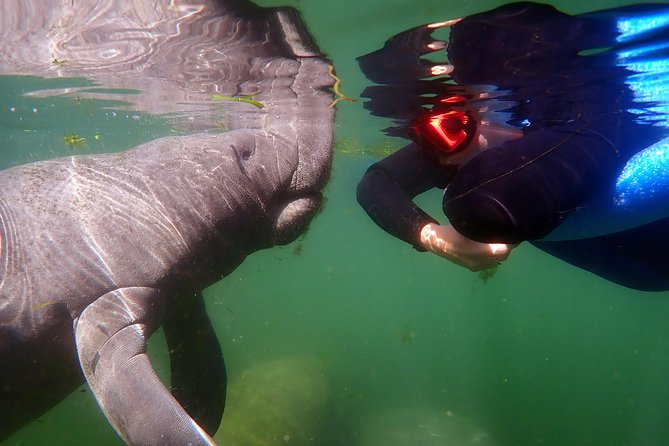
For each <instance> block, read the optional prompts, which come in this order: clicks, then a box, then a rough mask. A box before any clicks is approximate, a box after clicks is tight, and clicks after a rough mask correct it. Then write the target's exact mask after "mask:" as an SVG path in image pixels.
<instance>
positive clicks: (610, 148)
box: [358, 3, 669, 290]
mask: <svg viewBox="0 0 669 446" xmlns="http://www.w3.org/2000/svg"><path fill="white" fill-rule="evenodd" d="M439 28H443V29H448V30H449V31H450V35H449V38H448V43H446V42H444V41H441V40H437V39H434V38H433V37H432V34H433V32H434V31H435V30H436V29H439ZM442 31H443V30H442ZM444 49H445V50H446V55H447V57H448V61H447V62H443V63H436V62H431V61H430V60H428V59H426V58H423V56H425V55H428V54H430V53H434V52H439V51H443V50H444ZM668 55H669V6H667V5H636V6H631V7H625V8H617V9H611V10H606V11H600V12H594V13H589V14H582V15H578V16H570V15H567V14H564V13H562V12H559V11H557V10H556V9H555V8H553V7H552V6H548V5H542V4H535V3H514V4H508V5H504V6H501V7H499V8H497V9H494V10H492V11H488V12H484V13H481V14H476V15H472V16H469V17H466V18H464V19H458V20H451V21H448V22H441V23H435V24H430V25H425V26H421V27H417V28H414V29H411V30H408V31H406V32H404V33H401V34H399V35H397V36H395V37H393V38H392V39H390V40H389V41H388V42H386V44H385V46H384V47H383V48H382V49H380V50H378V51H376V52H373V53H370V54H368V55H365V56H363V57H361V58H359V62H360V65H361V67H362V69H363V71H364V72H365V74H366V75H367V77H368V78H369V79H370V80H372V81H373V82H375V83H377V84H379V85H377V86H372V87H369V88H368V89H367V90H366V91H365V92H364V94H363V95H364V96H366V97H368V98H370V99H371V100H370V101H369V102H367V103H366V104H365V106H366V107H367V108H368V109H369V110H370V111H371V112H372V113H373V114H376V115H379V116H384V117H390V118H393V120H394V122H393V124H394V125H393V126H392V127H390V128H389V129H387V130H386V131H387V133H388V134H390V135H393V136H401V137H405V138H408V139H410V140H412V143H411V144H409V145H408V146H406V147H405V148H403V149H401V150H399V151H397V152H396V153H394V154H392V155H390V156H389V157H387V158H385V159H383V160H381V161H379V162H377V163H375V164H373V165H372V166H371V167H370V168H369V169H368V170H367V172H366V173H365V175H364V177H363V179H362V180H361V182H360V184H359V186H358V201H359V202H360V204H361V206H362V207H363V208H364V209H365V211H366V212H367V213H368V214H369V216H370V217H371V218H372V219H373V220H374V222H375V223H376V224H377V225H379V226H380V227H381V228H382V229H384V230H385V231H387V232H388V233H390V234H391V235H393V236H395V237H397V238H399V239H402V240H404V241H406V242H408V243H410V244H411V245H413V246H414V247H415V248H416V249H417V250H421V251H431V252H434V253H436V254H438V255H441V256H443V257H446V258H447V259H449V260H451V261H453V262H455V263H458V264H460V265H463V266H466V267H468V268H469V269H472V270H479V269H483V268H487V267H490V266H493V265H496V264H497V263H498V262H500V261H502V260H504V259H505V258H506V257H507V256H508V254H509V252H510V250H511V249H512V248H513V247H514V246H515V245H516V244H518V243H521V242H523V241H530V242H531V243H532V244H534V245H535V246H537V247H539V248H540V249H543V250H545V251H547V252H549V253H551V254H553V255H555V256H557V257H559V258H562V259H564V260H566V261H568V262H570V263H572V264H575V265H577V266H580V267H582V268H584V269H587V270H589V271H591V272H594V273H595V274H598V275H600V276H602V277H605V278H607V279H609V280H612V281H614V282H616V283H619V284H622V285H625V286H629V287H632V288H638V289H646V290H662V289H669V264H667V260H666V252H667V251H666V250H665V249H664V248H666V249H669V232H668V231H667V230H669V205H664V204H663V203H669V201H667V198H669V165H668V163H669V156H668V155H669V115H668V114H667V113H668V110H667V104H668V103H669V82H667V81H669V78H668V76H667V74H668V72H669V68H668V66H669V57H668ZM665 85H667V87H665ZM664 172H667V173H664ZM432 188H441V189H444V198H443V210H444V214H445V215H446V217H447V218H448V220H449V222H450V224H449V225H441V224H439V222H438V221H437V220H436V219H434V218H432V217H431V216H429V215H428V214H426V213H425V212H424V211H423V210H421V209H420V208H419V207H418V206H416V205H415V204H414V203H413V201H412V200H413V198H414V197H416V196H417V195H419V194H421V193H423V192H425V191H427V190H429V189H432ZM642 243H653V245H652V246H651V247H649V246H648V245H645V246H644V247H643V248H640V244H642ZM653 247H654V249H653Z"/></svg>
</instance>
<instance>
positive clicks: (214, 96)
mask: <svg viewBox="0 0 669 446" xmlns="http://www.w3.org/2000/svg"><path fill="white" fill-rule="evenodd" d="M258 94H260V93H254V94H250V95H246V96H224V95H222V94H212V95H211V100H212V101H236V102H245V103H247V104H251V105H253V106H255V107H257V108H263V107H264V106H265V105H264V104H263V103H262V102H260V101H257V100H255V99H253V96H256V95H258Z"/></svg>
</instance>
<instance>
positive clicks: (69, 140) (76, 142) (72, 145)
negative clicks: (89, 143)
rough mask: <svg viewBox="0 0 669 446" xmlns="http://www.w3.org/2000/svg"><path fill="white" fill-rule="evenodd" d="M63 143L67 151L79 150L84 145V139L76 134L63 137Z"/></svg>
mask: <svg viewBox="0 0 669 446" xmlns="http://www.w3.org/2000/svg"><path fill="white" fill-rule="evenodd" d="M63 142H64V143H65V145H66V146H67V147H68V148H69V149H79V148H81V147H84V146H85V145H86V138H84V137H83V136H79V135H77V134H76V133H69V134H66V135H63Z"/></svg>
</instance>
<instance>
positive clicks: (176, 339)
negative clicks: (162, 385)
mask: <svg viewBox="0 0 669 446" xmlns="http://www.w3.org/2000/svg"><path fill="white" fill-rule="evenodd" d="M163 331H164V332H165V338H166V339H167V346H168V348H169V352H170V369H171V378H172V385H171V388H172V395H173V396H174V397H175V398H176V399H177V400H178V401H179V403H181V406H182V407H183V408H184V409H186V411H187V412H188V414H189V415H190V416H191V417H192V418H193V419H194V420H195V421H196V422H197V424H198V425H200V426H201V427H202V428H203V429H204V430H205V431H207V433H208V434H209V435H214V434H215V433H216V430H217V429H218V426H219V425H220V424H221V418H222V416H223V409H224V408H225V390H226V385H227V375H226V373H225V362H224V360H223V352H222V351H221V345H220V344H219V342H218V337H216V333H215V332H214V328H213V327H212V325H211V321H210V320H209V317H208V316H207V310H206V307H205V304H204V299H203V296H202V293H197V294H196V295H195V296H185V297H182V298H181V299H179V300H178V301H177V302H175V303H174V305H172V306H171V307H170V310H169V312H168V314H167V315H166V317H165V320H164V321H163Z"/></svg>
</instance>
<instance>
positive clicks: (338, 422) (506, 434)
mask: <svg viewBox="0 0 669 446" xmlns="http://www.w3.org/2000/svg"><path fill="white" fill-rule="evenodd" d="M0 1H2V0H0ZM6 1H9V0H6ZM173 3H179V2H173ZM254 3H256V4H257V5H259V6H263V7H278V6H292V7H294V8H296V9H297V10H298V11H299V12H300V15H301V18H302V21H303V22H304V24H305V25H306V27H307V28H308V32H309V34H310V35H311V37H312V38H313V40H314V41H315V43H316V45H317V46H318V49H319V50H320V51H321V52H322V53H323V54H324V56H325V57H326V58H327V60H328V61H329V62H331V64H332V66H333V67H334V71H332V72H331V73H330V74H331V75H332V76H333V77H332V79H333V81H332V85H331V87H332V88H333V89H334V90H335V92H336V93H337V97H339V98H340V100H338V101H336V103H335V104H334V107H332V108H330V109H329V110H333V111H334V110H336V118H335V120H334V143H333V150H334V155H333V159H332V171H331V175H330V178H329V181H328V182H327V184H326V185H325V187H324V189H323V196H324V201H323V205H322V208H321V209H320V211H318V213H317V214H316V215H315V217H314V218H313V221H311V223H310V224H309V227H308V230H306V231H304V232H303V233H301V234H300V235H299V236H298V237H297V239H296V240H294V241H292V242H290V243H288V244H286V245H284V246H274V247H267V246H262V247H261V248H262V249H260V250H258V251H257V252H253V253H251V254H249V255H248V257H246V258H245V259H244V260H243V262H242V263H241V264H240V265H239V266H237V267H236V268H233V270H232V271H231V272H230V273H229V274H228V275H227V276H225V277H223V278H222V280H219V281H217V282H216V283H214V284H213V285H211V286H208V287H207V288H206V289H205V290H204V293H203V294H204V302H205V305H206V310H207V313H208V315H209V319H210V320H211V324H212V326H213V329H214V331H215V333H216V335H217V337H218V340H219V342H220V345H221V350H222V352H223V356H224V358H225V368H226V370H227V396H226V403H225V412H224V415H223V421H222V423H221V425H220V428H219V429H218V432H217V433H216V434H215V435H214V436H213V439H214V441H216V444H220V445H239V446H256V445H257V446H269V445H322V446H335V445H338V446H394V445H415V446H432V445H444V446H451V445H453V446H466V445H482V446H526V445H542V446H565V445H570V446H593V445H597V446H660V445H665V444H669V323H668V322H669V293H668V292H666V291H640V290H635V289H632V288H630V287H625V286H621V285H619V284H616V283H614V282H612V281H610V280H606V279H604V278H602V277H600V276H598V275H595V274H592V273H590V272H588V271H585V270H584V269H580V268H578V267H576V266H574V265H573V264H570V263H567V262H565V261H562V260H559V259H558V258H557V257H555V256H552V255H549V254H548V253H547V252H545V251H542V250H540V249H538V248H537V247H535V246H533V245H531V244H529V243H521V244H520V245H519V246H518V247H516V248H514V249H513V251H512V252H511V254H510V255H509V257H508V259H506V260H505V261H503V262H501V263H500V264H499V265H498V266H495V267H493V268H487V269H483V270H482V271H477V272H472V271H469V270H468V269H466V268H463V267H461V266H458V265H456V264H454V263H451V262H449V261H447V260H445V259H442V258H439V257H438V256H436V255H432V254H430V253H425V252H419V251H417V250H416V249H413V248H412V247H411V246H410V245H409V244H407V243H404V242H402V241H400V240H397V239H396V238H394V237H392V236H390V235H389V234H387V233H386V232H384V231H382V230H381V229H379V227H378V226H377V225H375V223H374V222H373V221H372V220H371V219H370V218H369V217H368V215H367V214H366V213H365V211H364V210H363V209H362V208H361V206H360V205H359V204H358V202H357V200H356V189H357V187H358V183H359V182H360V180H361V178H362V177H363V175H364V174H365V171H366V170H367V168H368V167H369V166H370V165H371V164H373V163H375V162H378V161H379V160H381V159H383V158H384V157H387V156H388V155H390V154H392V153H395V152H396V151H397V150H399V149H400V148H402V147H403V146H405V145H406V144H407V140H406V139H403V138H401V137H396V136H392V135H389V134H388V133H387V132H384V129H387V128H388V127H389V126H391V124H392V122H391V120H390V119H388V118H386V117H383V116H375V115H372V114H371V113H370V111H369V110H368V109H366V108H365V103H366V101H369V99H368V98H366V97H363V91H365V89H366V88H368V87H370V86H372V85H373V82H372V81H370V80H369V79H368V78H367V77H366V76H365V74H364V73H363V71H362V70H361V67H360V65H359V63H358V61H357V60H356V59H357V58H359V57H361V56H363V55H365V54H369V53H371V52H374V51H377V50H379V49H380V48H381V47H382V46H383V45H384V42H386V41H387V40H388V39H389V38H391V37H392V36H396V35H398V34H399V33H402V32H403V31H405V30H408V29H410V28H413V27H418V26H421V25H425V24H427V23H435V22H440V21H446V20H450V19H455V18H459V17H465V16H468V15H471V14H475V13H480V12H484V11H487V10H489V9H492V8H494V7H497V6H500V5H502V4H504V3H506V2H501V1H499V2H491V1H483V0H451V1H437V0H368V1H364V2H360V1H353V0H337V1H325V0H290V1H289V0H256V1H254ZM552 4H553V5H554V6H555V7H557V8H558V9H559V10H561V11H563V12H566V13H569V14H581V13H586V12H591V11H596V10H601V9H606V8H613V7H619V6H626V5H630V4H632V3H631V2H629V1H627V2H625V1H616V2H614V1H606V0H594V1H591V2H588V3H583V2H578V1H574V0H569V1H561V2H555V3H552ZM63 20H67V18H66V17H64V18H63ZM0 23H3V22H2V18H0ZM0 32H2V30H1V29H0ZM668 47H669V46H668ZM17 51H18V50H17ZM202 51H203V52H205V51H206V49H203V50H202ZM277 51H279V50H277ZM304 51H305V52H306V51H310V49H309V48H307V49H304ZM664 51H666V47H665V48H664ZM3 52H4V55H5V56H6V59H11V58H13V57H16V55H15V54H14V52H13V50H12V49H5V50H0V55H1V54H3ZM180 55H181V53H180V52H179V51H175V53H174V54H171V55H170V56H172V57H178V56H180ZM110 57H113V55H111V56H110ZM28 58H29V57H28ZM19 59H20V56H19ZM166 60H168V59H166ZM169 60H170V61H173V59H169ZM135 62H136V61H129V62H128V66H129V68H128V67H125V68H123V70H126V69H127V73H132V72H133V70H137V68H136V66H135V65H134V64H135ZM72 63H73V61H70V60H65V59H63V60H61V59H53V60H52V61H51V66H49V67H45V69H43V70H36V71H35V72H34V74H33V75H30V76H28V75H16V74H13V72H7V66H8V65H7V63H4V64H3V63H0V67H2V68H3V69H4V70H5V72H0V169H7V168H11V167H13V166H19V165H23V164H27V163H32V162H36V161H40V160H49V159H55V158H58V157H62V156H71V155H85V154H102V153H115V152H120V151H124V150H127V149H130V148H133V147H135V146H138V145H142V144H145V143H149V142H150V141H153V140H156V139H158V138H163V137H170V138H172V137H174V138H181V137H186V138H188V137H190V136H191V135H193V134H199V133H203V134H206V135H207V137H209V136H212V137H216V136H217V135H219V134H224V133H225V132H227V131H228V130H230V129H229V128H228V120H229V118H226V117H225V114H226V113H237V115H236V116H237V119H238V120H239V122H241V123H242V124H243V123H245V122H250V121H252V120H253V119H255V118H254V115H253V113H255V112H256V111H257V110H260V109H262V108H263V107H267V106H270V104H269V102H270V100H269V99H268V100H267V102H265V99H264V98H263V97H262V95H259V96H256V94H255V93H253V92H252V91H250V90H249V92H244V89H243V88H242V89H241V90H240V91H241V93H238V94H236V95H235V94H234V92H232V93H231V92H229V91H222V92H220V94H208V95H206V96H202V97H198V96H196V95H194V94H191V93H189V92H188V91H185V92H184V93H180V92H178V91H176V90H172V89H178V88H179V85H181V84H180V83H179V82H180V81H181V79H180V80H179V82H176V83H174V84H172V83H160V82H157V83H155V84H152V85H149V84H141V83H139V82H138V83H137V86H136V87H135V88H127V87H123V88H115V87H114V85H103V84H102V83H101V82H99V81H98V80H96V79H88V78H85V77H69V76H59V75H53V73H52V71H53V69H54V68H55V69H58V68H59V67H65V68H67V67H68V65H71V64H72ZM82 63H83V62H82ZM190 63H191V61H190V60H188V61H186V60H185V59H184V61H183V66H184V67H188V69H189V70H190V69H191V65H189V64H190ZM170 64H173V65H174V66H175V67H176V71H178V70H179V67H180V65H179V64H178V63H176V62H170ZM26 66H28V65H26ZM147 69H152V68H147ZM197 69H198V70H200V71H196V70H195V69H193V71H192V73H195V74H193V76H195V75H196V74H197V75H201V76H202V79H200V78H196V77H194V78H193V79H186V78H185V77H184V80H183V82H184V83H188V82H190V83H197V82H205V81H206V79H207V76H215V75H217V74H216V73H214V74H212V73H207V74H202V73H204V72H205V71H206V70H207V67H206V66H203V67H199V66H198V67H197ZM10 71H11V70H10ZM19 71H21V70H19ZM24 71H25V70H24ZM231 71H232V70H231ZM49 73H51V75H50V74H49ZM192 73H191V71H188V74H189V75H191V74H192ZM334 74H336V78H335V77H334ZM104 75H105V74H104V73H103V74H101V75H100V76H104ZM225 75H227V74H225ZM230 76H231V78H233V77H234V75H230ZM315 77H317V76H315ZM109 78H110V79H113V76H110V77H109ZM98 79H99V78H98ZM203 79H204V80H203ZM318 79H320V78H318ZM334 79H336V81H334ZM112 83H113V82H112ZM142 88H144V89H147V90H145V91H143V90H142ZM148 89H152V90H151V91H149V90H148ZM231 91H232V90H231ZM328 91H329V90H328ZM280 100H283V98H281V99H280ZM280 100H277V101H279V102H278V103H282V102H280ZM290 111H291V110H288V109H285V110H281V109H277V111H276V113H277V115H276V116H277V120H280V119H282V118H283V117H284V116H283V115H282V113H284V112H285V114H286V115H288V114H289V112H290ZM317 118H318V119H320V117H315V118H314V119H317ZM323 119H327V117H326V118H323ZM239 122H235V125H241V124H239ZM272 125H274V124H272ZM314 138H316V137H314ZM103 192H104V191H101V193H103ZM442 195H443V192H442V191H440V190H437V189H432V190H430V191H428V192H426V193H423V194H421V195H420V196H419V197H418V198H417V199H416V203H417V204H418V205H419V206H420V207H421V208H422V209H424V210H425V211H426V212H427V213H428V214H430V215H432V216H435V217H436V218H438V219H440V220H441V221H442V223H443V222H444V221H445V217H444V212H443V210H442V207H441V204H442ZM0 205H2V202H1V201H0ZM2 215H3V214H2V207H1V206H0V217H2ZM1 221H2V220H1V219H0V222H1ZM54 224H57V222H54ZM0 229H2V228H0ZM1 241H2V240H1V239H0V242H1ZM2 246H3V245H2V244H0V253H2V251H1V249H2ZM265 248H267V249H265ZM668 255H669V254H668ZM53 260H54V261H58V260H57V259H53ZM60 261H62V262H64V263H67V262H69V261H70V259H67V258H61V259H60ZM0 272H2V270H0ZM666 273H667V275H669V271H666ZM220 275H221V276H224V274H220ZM0 279H2V276H0ZM1 282H2V281H1V280H0V284H1ZM47 304H48V302H47V303H46V304H40V305H47ZM0 322H2V320H0ZM5 333H6V332H5V331H3V327H2V326H0V336H2V335H3V334H5ZM2 346H3V342H2V340H1V339H0V347H2ZM170 350H171V346H169V345H168V342H167V341H166V338H165V334H164V333H163V331H162V329H158V331H156V332H155V334H153V336H151V338H150V340H149V345H148V354H149V357H150V359H151V363H152V364H153V366H154V368H155V369H156V372H157V374H158V375H159V376H160V378H161V379H162V380H163V382H164V383H165V385H166V386H168V387H169V386H170V362H169V361H170V357H169V354H170ZM96 361H97V359H96ZM0 367H2V368H4V369H10V368H12V364H11V363H4V364H0ZM0 376H1V375H0ZM2 385H3V383H0V386H2ZM26 391H27V392H30V389H26ZM0 407H2V406H1V405H0ZM138 410H139V412H144V411H145V412H147V413H150V412H151V411H152V410H154V408H153V407H152V406H150V405H148V404H147V407H141V408H139V409H138ZM3 416H4V415H3V414H2V413H0V417H3ZM0 426H2V424H0ZM0 438H2V437H0ZM65 444H67V445H88V444H97V445H100V446H107V445H109V446H111V445H123V444H126V442H124V440H123V439H122V438H121V437H120V436H119V434H117V433H116V432H115V430H114V428H113V427H112V425H111V424H110V423H109V421H108V420H107V418H106V417H105V415H104V413H103V412H102V411H101V410H100V408H99V407H98V403H97V402H96V400H95V397H94V395H93V393H92V391H91V389H90V387H89V386H88V385H87V384H83V385H81V386H80V387H78V388H77V390H75V391H74V392H73V393H71V394H69V396H67V397H66V398H64V399H63V400H62V401H60V402H59V403H58V404H57V405H55V407H53V408H52V409H50V410H49V411H48V412H46V413H45V414H43V415H41V416H39V417H38V418H37V419H35V420H34V421H32V422H30V423H29V424H26V425H25V426H23V427H21V428H20V429H18V430H17V431H16V432H14V433H12V434H11V435H10V436H8V437H7V438H6V439H4V441H2V440H0V445H1V446H19V445H26V446H32V445H65Z"/></svg>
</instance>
